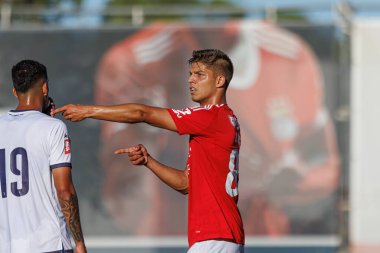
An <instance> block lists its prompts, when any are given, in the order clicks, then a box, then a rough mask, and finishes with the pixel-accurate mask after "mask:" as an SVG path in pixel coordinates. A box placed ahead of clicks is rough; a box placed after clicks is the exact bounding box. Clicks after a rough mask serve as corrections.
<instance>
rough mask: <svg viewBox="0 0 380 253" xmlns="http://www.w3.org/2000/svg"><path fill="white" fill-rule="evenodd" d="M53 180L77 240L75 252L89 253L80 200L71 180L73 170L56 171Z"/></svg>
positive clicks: (62, 207) (71, 230) (59, 169)
mask: <svg viewBox="0 0 380 253" xmlns="http://www.w3.org/2000/svg"><path fill="white" fill-rule="evenodd" d="M53 178H54V185H55V188H56V190H57V196H58V200H59V204H60V205H61V210H62V213H63V215H64V216H65V220H66V223H67V225H68V227H69V229H70V232H71V234H72V236H73V238H74V240H75V244H76V247H75V252H76V253H85V252H87V251H86V246H85V244H84V238H83V233H82V227H81V223H80V218H79V205H78V198H77V195H76V192H75V188H74V184H73V181H72V178H71V168H68V167H61V168H56V169H54V170H53Z"/></svg>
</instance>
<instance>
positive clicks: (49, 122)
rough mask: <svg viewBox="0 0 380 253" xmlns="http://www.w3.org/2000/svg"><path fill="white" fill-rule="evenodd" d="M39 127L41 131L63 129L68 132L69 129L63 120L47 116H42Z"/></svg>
mask: <svg viewBox="0 0 380 253" xmlns="http://www.w3.org/2000/svg"><path fill="white" fill-rule="evenodd" d="M38 126H39V127H40V128H41V129H45V130H52V131H53V130H57V129H63V130H65V131H66V129H67V127H66V124H65V123H64V122H63V121H62V120H60V119H57V118H54V117H51V116H48V115H45V114H41V116H40V120H38Z"/></svg>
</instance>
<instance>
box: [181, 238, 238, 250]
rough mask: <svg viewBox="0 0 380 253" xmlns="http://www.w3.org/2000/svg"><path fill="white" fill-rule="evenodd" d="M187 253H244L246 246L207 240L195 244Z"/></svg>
mask: <svg viewBox="0 0 380 253" xmlns="http://www.w3.org/2000/svg"><path fill="white" fill-rule="evenodd" d="M187 253H244V245H241V244H237V243H233V242H227V241H220V240H207V241H203V242H197V243H194V244H193V246H191V248H190V249H189V251H187Z"/></svg>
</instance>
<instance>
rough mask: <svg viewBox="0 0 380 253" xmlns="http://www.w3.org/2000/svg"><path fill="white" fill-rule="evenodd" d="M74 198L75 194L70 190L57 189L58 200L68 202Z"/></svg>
mask: <svg viewBox="0 0 380 253" xmlns="http://www.w3.org/2000/svg"><path fill="white" fill-rule="evenodd" d="M73 196H75V192H74V191H73V190H71V189H57V197H58V199H59V200H64V201H68V200H71V199H72V197H73Z"/></svg>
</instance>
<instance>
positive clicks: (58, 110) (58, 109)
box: [53, 105, 66, 114]
mask: <svg viewBox="0 0 380 253" xmlns="http://www.w3.org/2000/svg"><path fill="white" fill-rule="evenodd" d="M65 110H66V105H64V106H61V107H59V108H57V109H55V110H54V111H53V114H57V113H59V112H63V111H65Z"/></svg>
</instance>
